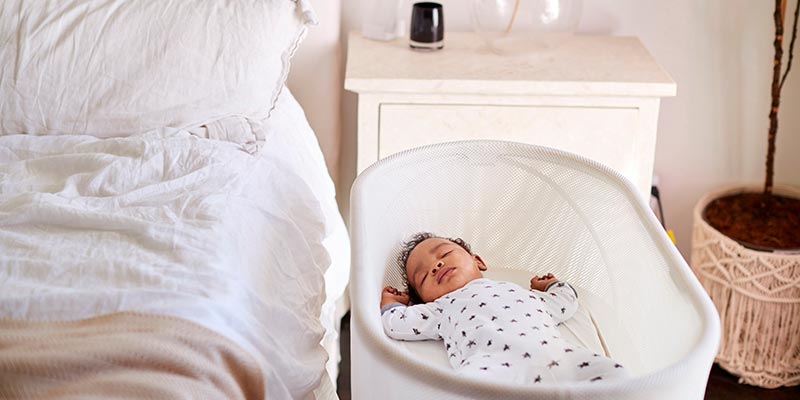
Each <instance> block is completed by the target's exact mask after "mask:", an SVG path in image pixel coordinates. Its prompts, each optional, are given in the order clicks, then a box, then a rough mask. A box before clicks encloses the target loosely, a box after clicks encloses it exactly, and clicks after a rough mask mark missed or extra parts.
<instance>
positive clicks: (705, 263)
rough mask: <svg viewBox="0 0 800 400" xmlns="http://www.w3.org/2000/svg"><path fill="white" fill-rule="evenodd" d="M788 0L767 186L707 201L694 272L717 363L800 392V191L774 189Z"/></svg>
mask: <svg viewBox="0 0 800 400" xmlns="http://www.w3.org/2000/svg"><path fill="white" fill-rule="evenodd" d="M785 6H786V0H775V13H774V20H775V41H774V47H775V58H774V66H773V78H772V104H771V105H770V113H769V121H770V124H769V131H768V132H769V135H768V146H767V162H766V179H765V182H764V186H763V190H760V191H759V190H758V189H759V188H758V187H754V186H750V187H742V186H739V187H734V188H727V189H724V190H720V191H717V192H714V193H711V194H708V195H706V196H705V197H703V198H702V199H701V200H700V201H699V202H698V203H697V205H696V207H695V209H694V228H693V234H692V256H691V263H690V264H691V266H692V269H693V270H694V271H695V274H697V277H698V279H699V280H700V282H701V283H702V284H703V286H704V287H705V288H706V290H707V291H708V294H709V295H710V296H711V299H712V300H713V301H714V304H716V306H717V310H718V311H719V314H720V319H721V322H722V340H721V342H720V348H719V352H718V354H717V358H716V361H717V362H718V363H719V365H720V366H721V367H722V368H724V369H726V370H728V371H729V372H731V373H733V374H735V375H738V376H739V377H740V378H739V382H740V383H747V384H751V385H756V386H762V387H766V388H775V387H779V386H793V385H798V384H800V191H798V190H796V189H792V188H789V187H774V186H773V181H772V178H773V173H774V171H773V165H774V160H775V136H776V134H777V131H778V108H779V105H780V94H781V89H782V88H783V84H784V83H785V81H786V77H787V75H788V73H789V70H790V69H791V66H792V57H793V47H794V44H795V39H796V37H797V17H798V8H800V0H798V2H797V6H795V11H794V23H793V26H792V37H791V41H790V44H789V55H788V60H787V63H786V69H785V71H783V73H782V71H781V69H782V68H781V67H782V65H781V61H782V58H783V36H784V35H783V33H784V26H783V24H784V15H785Z"/></svg>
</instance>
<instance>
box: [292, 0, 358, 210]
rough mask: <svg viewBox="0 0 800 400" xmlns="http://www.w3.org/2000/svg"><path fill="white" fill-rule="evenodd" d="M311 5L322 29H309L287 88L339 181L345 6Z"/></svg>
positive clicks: (324, 0)
mask: <svg viewBox="0 0 800 400" xmlns="http://www.w3.org/2000/svg"><path fill="white" fill-rule="evenodd" d="M311 5H312V7H314V10H315V11H316V14H317V17H318V18H319V25H317V26H312V27H310V28H309V31H308V36H306V38H305V40H304V41H303V45H302V46H300V48H299V49H298V50H297V53H296V54H295V55H294V58H293V59H292V68H291V72H290V73H289V78H288V81H287V83H286V85H287V86H288V87H289V89H290V90H291V91H292V94H293V95H294V96H295V98H297V101H298V102H299V103H300V104H301V105H302V106H303V110H305V112H306V117H307V118H308V122H309V124H310V125H311V128H312V129H314V132H315V133H316V134H317V139H318V140H319V145H320V147H321V148H322V152H323V154H325V162H326V163H327V165H328V171H330V172H331V175H332V177H333V178H334V180H336V178H337V177H338V171H339V150H340V148H341V145H340V140H341V113H340V108H341V106H340V105H341V103H340V99H341V93H342V92H343V89H342V86H343V85H344V83H343V81H342V79H343V77H344V75H343V72H342V68H343V65H344V55H343V54H342V53H343V51H342V50H343V49H344V46H343V44H342V42H341V41H339V33H340V31H341V29H342V25H341V6H340V4H339V1H332V0H311ZM340 197H341V195H340Z"/></svg>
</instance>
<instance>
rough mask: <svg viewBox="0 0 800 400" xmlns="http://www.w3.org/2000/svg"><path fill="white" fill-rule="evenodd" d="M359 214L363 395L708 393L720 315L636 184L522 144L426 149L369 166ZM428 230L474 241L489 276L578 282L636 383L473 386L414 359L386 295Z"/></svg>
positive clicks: (356, 305)
mask: <svg viewBox="0 0 800 400" xmlns="http://www.w3.org/2000/svg"><path fill="white" fill-rule="evenodd" d="M350 212H351V225H350V229H351V234H352V243H353V267H352V268H353V269H352V274H351V288H350V293H351V299H352V320H351V329H352V331H351V335H352V336H351V337H352V344H351V349H352V350H351V354H352V361H351V362H352V373H351V376H352V377H353V378H352V379H353V381H352V393H353V398H354V399H378V398H381V399H389V398H397V399H405V400H407V399H434V398H437V399H441V398H447V399H467V398H474V399H544V398H547V399H700V398H702V397H703V394H704V390H705V386H706V382H707V379H708V373H709V370H710V368H711V364H712V361H713V359H714V355H715V353H716V350H717V346H718V343H719V332H720V331H719V329H720V328H719V317H718V315H717V314H716V311H715V309H714V306H713V304H712V303H711V301H710V299H709V298H708V296H707V295H706V294H705V292H704V291H703V289H702V287H701V286H700V284H699V283H698V281H697V279H696V278H695V277H694V275H692V273H691V272H690V270H689V267H688V266H687V265H686V262H685V261H684V260H683V258H681V256H680V254H679V253H678V252H677V250H676V249H675V247H674V246H673V245H672V243H670V241H669V239H668V238H667V236H666V235H665V233H664V232H663V230H662V228H661V227H660V225H658V223H657V221H656V219H655V217H654V216H653V215H652V213H651V212H650V211H649V210H648V208H647V206H646V205H645V203H644V201H643V200H642V199H641V198H639V197H638V196H637V195H636V194H635V189H634V188H633V186H632V185H631V184H630V183H629V182H628V181H627V180H625V179H624V178H623V177H622V176H621V175H619V174H618V173H616V172H614V171H612V170H610V169H609V168H607V167H605V166H602V165H600V164H598V163H596V162H593V161H591V160H588V159H585V158H582V157H579V156H576V155H573V154H569V153H565V152H561V151H557V150H553V149H548V148H544V147H538V146H531V145H525V144H520V143H510V142H499V141H465V142H453V143H445V144H438V145H432V146H426V147H421V148H417V149H413V150H409V151H406V152H403V153H399V154H397V155H394V156H392V157H389V158H386V159H384V160H382V161H380V162H378V163H376V164H375V165H373V166H372V167H370V168H369V169H367V170H366V171H364V172H363V173H362V174H361V175H360V176H359V177H358V179H357V180H356V182H355V184H354V186H353V190H352V194H351V211H350ZM418 231H431V232H437V233H439V234H442V235H452V236H460V237H463V238H464V239H465V240H467V241H468V242H470V243H471V244H472V245H473V249H475V250H476V252H477V253H478V254H480V255H481V256H482V258H483V259H484V260H485V261H486V262H487V265H489V266H490V269H491V268H496V267H503V268H512V269H518V270H528V271H530V274H531V275H533V274H541V273H542V272H553V273H554V274H555V275H556V276H557V277H559V278H560V279H562V280H565V281H568V282H570V283H572V284H573V285H574V286H576V287H577V288H578V290H579V292H580V293H581V296H582V301H583V304H584V305H585V306H587V307H588V309H589V311H590V313H591V316H592V318H593V319H594V322H595V324H596V327H597V330H598V333H599V335H600V337H601V338H602V340H603V341H604V344H605V347H606V348H607V350H608V353H609V354H610V356H611V357H612V358H614V359H615V360H617V361H618V362H620V363H622V364H624V365H625V366H627V368H628V369H629V370H630V371H631V372H632V373H633V374H634V377H633V378H630V379H628V380H624V381H617V382H602V383H600V382H595V383H570V384H561V385H551V386H535V387H520V386H512V385H508V384H502V383H496V382H489V381H480V380H476V379H472V378H470V379H466V378H463V377H460V376H458V375H456V374H455V373H454V372H453V370H452V369H451V368H450V366H449V365H447V364H445V363H441V362H438V360H435V359H434V358H435V357H429V356H427V355H426V354H429V353H427V352H425V351H416V350H415V349H417V348H422V347H423V346H426V345H429V344H424V343H422V342H414V343H403V342H398V341H394V340H392V339H390V338H388V337H387V336H386V335H385V334H384V332H383V328H382V325H381V321H380V312H379V310H378V308H379V303H380V290H381V288H382V287H383V285H385V284H393V285H400V278H399V267H398V266H397V265H396V262H395V261H394V260H395V257H396V255H397V251H398V247H399V246H398V245H399V243H400V242H401V241H403V240H405V239H407V238H408V237H409V236H410V235H411V234H413V233H415V232H418ZM400 287H402V286H400ZM435 345H438V346H439V347H442V345H441V343H438V342H436V343H435ZM442 353H444V350H442Z"/></svg>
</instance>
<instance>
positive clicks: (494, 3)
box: [472, 0, 583, 54]
mask: <svg viewBox="0 0 800 400" xmlns="http://www.w3.org/2000/svg"><path fill="white" fill-rule="evenodd" d="M582 8H583V1H582V0H473V2H472V26H473V29H474V30H475V32H477V33H478V34H479V35H480V36H481V37H482V38H483V39H484V41H486V43H487V44H488V45H489V47H491V48H492V50H494V51H495V52H497V53H500V54H526V53H533V52H537V51H541V50H545V49H549V48H553V47H555V46H558V45H559V44H560V43H562V42H564V41H565V40H566V39H568V38H569V37H570V36H572V35H573V34H574V33H575V30H576V29H577V27H578V23H579V22H580V18H581V9H582Z"/></svg>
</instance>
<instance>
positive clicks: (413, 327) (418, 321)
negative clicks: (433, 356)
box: [381, 303, 441, 340]
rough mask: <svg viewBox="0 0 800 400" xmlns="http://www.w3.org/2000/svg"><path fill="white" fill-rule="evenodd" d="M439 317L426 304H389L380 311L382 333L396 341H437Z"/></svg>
mask: <svg viewBox="0 0 800 400" xmlns="http://www.w3.org/2000/svg"><path fill="white" fill-rule="evenodd" d="M439 315H440V314H439V313H437V312H435V311H434V309H433V307H431V306H429V305H428V304H416V305H413V306H410V307H409V306H405V305H403V304H400V303H395V304H390V305H387V306H386V307H384V308H383V310H382V315H381V320H382V322H383V331H384V332H386V335H387V336H389V337H390V338H392V339H397V340H430V339H433V340H439V339H441V336H439Z"/></svg>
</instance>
